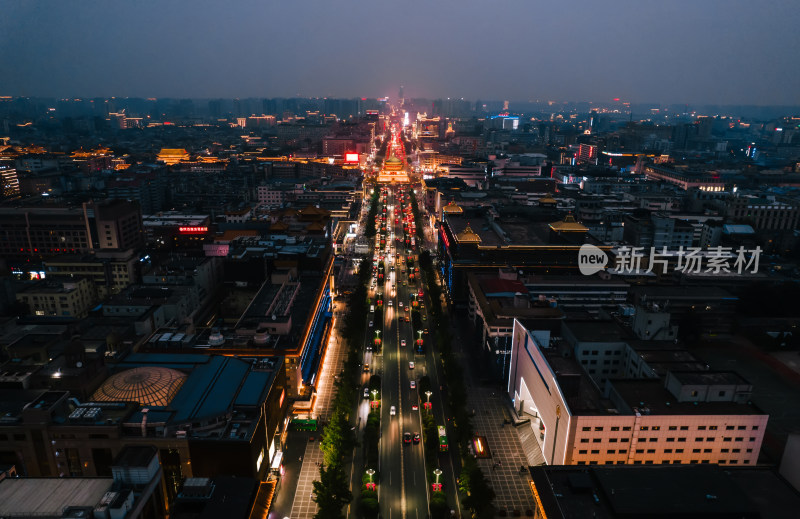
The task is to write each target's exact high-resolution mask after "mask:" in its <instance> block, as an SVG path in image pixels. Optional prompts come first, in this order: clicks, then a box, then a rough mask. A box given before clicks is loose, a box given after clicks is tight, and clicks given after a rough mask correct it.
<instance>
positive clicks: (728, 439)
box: [722, 436, 732, 442]
mask: <svg viewBox="0 0 800 519" xmlns="http://www.w3.org/2000/svg"><path fill="white" fill-rule="evenodd" d="M731 439H732V438H731V437H730V436H726V437H724V438H722V441H724V442H729V441H731Z"/></svg>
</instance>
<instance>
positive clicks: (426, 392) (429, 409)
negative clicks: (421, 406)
mask: <svg viewBox="0 0 800 519" xmlns="http://www.w3.org/2000/svg"><path fill="white" fill-rule="evenodd" d="M432 394H433V392H431V391H425V396H427V397H428V405H426V406H425V407H427V408H428V414H431V395H432Z"/></svg>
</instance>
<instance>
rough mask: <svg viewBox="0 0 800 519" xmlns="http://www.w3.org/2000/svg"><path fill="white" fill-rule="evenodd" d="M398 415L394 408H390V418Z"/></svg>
mask: <svg viewBox="0 0 800 519" xmlns="http://www.w3.org/2000/svg"><path fill="white" fill-rule="evenodd" d="M396 414H397V409H396V408H395V407H394V406H392V407H390V408H389V416H394V415H396Z"/></svg>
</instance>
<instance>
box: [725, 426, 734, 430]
mask: <svg viewBox="0 0 800 519" xmlns="http://www.w3.org/2000/svg"><path fill="white" fill-rule="evenodd" d="M725 430H726V431H732V430H733V426H732V425H729V426H727V427H725Z"/></svg>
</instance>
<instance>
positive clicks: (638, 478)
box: [593, 465, 758, 517]
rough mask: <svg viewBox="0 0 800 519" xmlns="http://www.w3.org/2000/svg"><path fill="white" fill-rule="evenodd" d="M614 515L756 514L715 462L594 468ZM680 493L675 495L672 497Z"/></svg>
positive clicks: (701, 515) (743, 515)
mask: <svg viewBox="0 0 800 519" xmlns="http://www.w3.org/2000/svg"><path fill="white" fill-rule="evenodd" d="M593 471H594V476H595V480H596V481H597V483H598V486H599V488H600V490H601V491H602V492H603V497H604V498H605V499H606V500H608V503H609V505H610V507H611V509H612V510H613V511H614V512H615V513H616V514H617V515H618V516H627V517H643V516H644V517H647V516H654V515H658V516H663V517H669V516H672V517H674V516H677V517H681V516H691V517H729V516H730V517H746V516H748V515H751V514H756V516H757V514H758V509H757V508H756V507H755V505H754V504H753V503H752V502H751V501H750V500H749V499H747V497H746V496H745V494H744V492H743V491H742V489H741V488H740V486H739V485H738V484H737V483H736V481H734V480H733V479H731V478H730V477H729V476H728V475H727V474H726V473H725V472H724V471H723V470H722V469H720V468H719V467H718V466H716V465H698V466H696V467H689V470H686V468H685V467H673V466H671V465H665V466H652V467H620V468H619V469H616V468H614V469H606V468H595V469H594V470H593ZM677 496H680V498H679V499H676V497H677Z"/></svg>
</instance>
